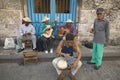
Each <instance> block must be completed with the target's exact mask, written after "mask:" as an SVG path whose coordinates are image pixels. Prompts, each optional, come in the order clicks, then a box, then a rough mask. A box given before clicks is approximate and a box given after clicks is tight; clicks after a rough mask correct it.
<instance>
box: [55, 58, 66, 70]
mask: <svg viewBox="0 0 120 80" xmlns="http://www.w3.org/2000/svg"><path fill="white" fill-rule="evenodd" d="M57 67H58V68H59V69H66V68H67V62H66V60H64V59H60V60H58V62H57Z"/></svg>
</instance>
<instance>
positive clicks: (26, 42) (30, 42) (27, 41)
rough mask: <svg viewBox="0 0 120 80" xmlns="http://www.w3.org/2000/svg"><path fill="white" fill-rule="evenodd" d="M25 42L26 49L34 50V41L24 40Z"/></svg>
mask: <svg viewBox="0 0 120 80" xmlns="http://www.w3.org/2000/svg"><path fill="white" fill-rule="evenodd" d="M23 42H24V43H25V48H26V47H31V48H32V40H24V41H23Z"/></svg>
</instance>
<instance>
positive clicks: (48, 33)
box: [43, 25, 53, 38]
mask: <svg viewBox="0 0 120 80" xmlns="http://www.w3.org/2000/svg"><path fill="white" fill-rule="evenodd" d="M52 32H53V28H52V26H51V25H47V26H46V29H45V32H44V33H43V36H44V37H45V38H50V37H51V36H52Z"/></svg>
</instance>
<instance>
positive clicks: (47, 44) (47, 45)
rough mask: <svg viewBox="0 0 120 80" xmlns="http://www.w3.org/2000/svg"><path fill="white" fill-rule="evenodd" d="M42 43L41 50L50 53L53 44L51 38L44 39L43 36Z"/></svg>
mask: <svg viewBox="0 0 120 80" xmlns="http://www.w3.org/2000/svg"><path fill="white" fill-rule="evenodd" d="M41 39H42V42H43V48H44V50H48V51H50V49H51V48H53V44H52V43H53V42H52V40H53V39H52V37H50V38H45V37H44V36H42V38H41Z"/></svg>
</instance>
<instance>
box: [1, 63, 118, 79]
mask: <svg viewBox="0 0 120 80" xmlns="http://www.w3.org/2000/svg"><path fill="white" fill-rule="evenodd" d="M119 74H120V61H103V65H102V67H101V68H100V69H99V70H94V69H93V66H92V65H88V64H86V61H83V65H82V67H81V68H80V69H79V71H78V73H77V74H76V78H77V80H120V75H119ZM57 77H58V75H57V73H56V71H55V69H54V67H53V65H52V63H51V62H39V63H37V64H36V63H28V64H26V65H24V66H23V65H19V64H18V63H2V64H0V80H57ZM65 78H66V79H65V80H70V79H69V77H67V72H66V77H65Z"/></svg>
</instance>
